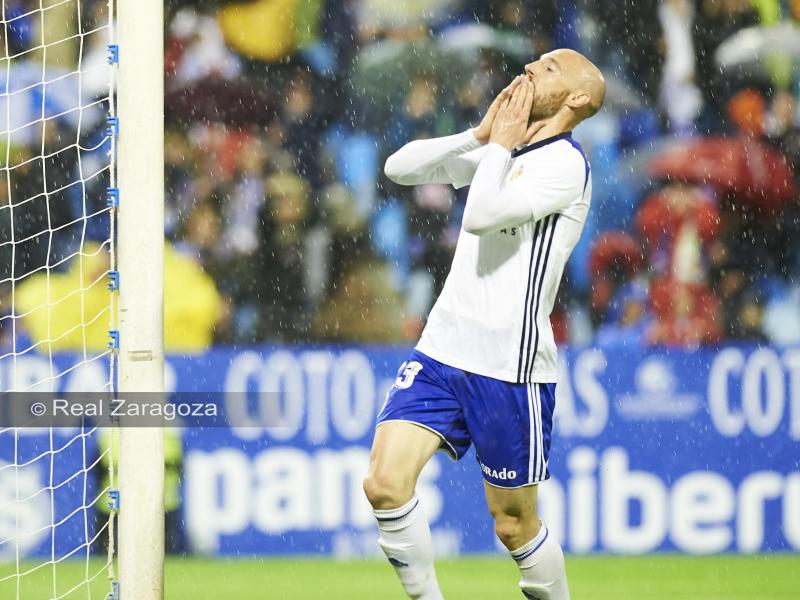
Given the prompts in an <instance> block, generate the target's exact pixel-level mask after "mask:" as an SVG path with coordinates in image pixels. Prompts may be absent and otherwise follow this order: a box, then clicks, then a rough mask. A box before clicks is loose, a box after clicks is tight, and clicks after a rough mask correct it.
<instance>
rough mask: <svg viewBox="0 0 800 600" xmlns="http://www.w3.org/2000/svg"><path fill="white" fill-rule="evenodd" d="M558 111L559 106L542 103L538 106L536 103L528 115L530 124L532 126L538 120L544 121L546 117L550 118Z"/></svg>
mask: <svg viewBox="0 0 800 600" xmlns="http://www.w3.org/2000/svg"><path fill="white" fill-rule="evenodd" d="M557 112H558V109H557V108H554V107H548V106H541V105H540V106H537V105H535V104H534V106H533V108H532V109H531V115H530V117H528V125H529V126H530V125H531V124H533V123H535V122H536V121H544V120H545V119H549V118H550V117H552V116H553V115H554V114H556V113H557Z"/></svg>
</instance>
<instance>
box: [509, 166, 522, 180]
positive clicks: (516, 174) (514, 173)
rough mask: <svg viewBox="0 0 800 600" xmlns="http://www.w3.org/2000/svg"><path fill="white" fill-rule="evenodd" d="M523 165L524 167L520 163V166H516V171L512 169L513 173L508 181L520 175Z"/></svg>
mask: <svg viewBox="0 0 800 600" xmlns="http://www.w3.org/2000/svg"><path fill="white" fill-rule="evenodd" d="M524 167H525V165H520V166H519V168H517V170H516V171H514V172H513V173H511V179H510V181H514V180H515V179H516V178H517V177H519V176H520V175H522V169H523V168H524Z"/></svg>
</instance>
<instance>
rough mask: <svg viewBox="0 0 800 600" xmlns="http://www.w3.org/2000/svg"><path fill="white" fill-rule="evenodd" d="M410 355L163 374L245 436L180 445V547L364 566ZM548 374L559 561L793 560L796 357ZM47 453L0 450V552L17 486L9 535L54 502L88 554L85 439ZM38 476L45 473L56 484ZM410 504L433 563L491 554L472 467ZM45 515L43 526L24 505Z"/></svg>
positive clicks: (644, 358) (43, 439)
mask: <svg viewBox="0 0 800 600" xmlns="http://www.w3.org/2000/svg"><path fill="white" fill-rule="evenodd" d="M406 354H407V351H406V350H404V349H384V348H364V347H313V348H312V347H309V348H302V347H297V348H294V347H293V348H288V347H258V348H247V349H236V350H234V349H215V350H212V351H211V352H209V353H207V354H204V355H202V356H196V357H172V358H170V359H169V362H168V366H167V382H168V387H169V389H171V390H180V391H203V392H206V391H213V392H219V393H220V394H221V396H220V403H221V404H222V405H223V407H224V412H225V414H226V415H227V416H228V417H229V418H231V419H232V420H234V421H235V422H236V423H237V425H239V424H241V425H242V426H239V427H234V428H231V427H224V428H222V427H220V428H203V429H184V430H182V431H181V435H182V437H183V447H184V462H183V483H182V499H183V502H182V511H183V515H184V518H185V523H186V534H187V538H188V540H189V544H190V547H191V548H192V549H194V550H195V551H198V552H204V553H209V554H223V555H224V554H237V555H247V554H327V555H330V556H337V557H347V556H359V555H371V554H376V553H378V552H379V550H378V547H377V544H376V541H375V540H376V531H375V527H374V523H373V519H372V515H371V511H370V508H369V505H368V504H367V502H366V500H365V499H364V497H363V493H362V491H361V480H362V478H363V476H364V474H365V472H366V468H367V464H368V461H369V447H370V443H371V439H372V435H373V427H374V422H375V417H376V416H377V413H378V411H379V410H380V407H381V405H382V403H383V401H384V398H385V395H386V392H387V390H388V389H389V388H390V387H391V385H392V384H393V382H394V379H395V377H396V374H397V369H398V367H399V366H400V364H401V363H402V362H403V360H405V358H406ZM25 360H26V361H37V360H39V359H37V358H36V357H26V359H25ZM58 360H67V358H63V359H58ZM560 361H561V362H560V375H559V383H558V387H557V392H556V398H557V406H556V422H555V432H554V441H553V447H552V451H551V457H550V471H551V473H552V478H551V479H550V480H549V481H548V482H546V483H544V484H542V485H541V486H540V492H539V494H540V507H541V513H542V516H543V518H544V519H545V520H546V521H547V523H548V526H549V527H550V529H551V531H553V532H554V533H555V534H556V535H557V536H558V538H559V539H560V540H562V544H563V546H564V548H565V550H568V551H572V552H596V551H597V552H621V553H642V552H651V551H679V552H689V553H699V554H702V553H712V552H762V551H791V550H795V551H796V550H800V349H774V348H767V347H745V346H725V347H721V348H717V349H713V350H711V349H709V350H701V351H697V352H679V351H672V350H671V351H647V352H642V351H639V350H635V349H630V350H626V349H614V350H610V349H600V348H587V349H580V350H578V349H571V350H566V351H562V353H561V359H560ZM23 362H24V361H23ZM103 367H104V366H103V365H85V366H83V367H81V368H79V369H76V370H75V371H73V372H71V373H70V374H69V375H68V377H67V378H66V379H65V380H64V382H63V384H64V390H61V391H77V390H81V389H97V387H99V385H102V381H103V380H104V379H103V377H104V376H105V373H104V371H103ZM38 368H40V366H37V365H36V364H31V365H25V364H22V365H20V364H18V366H17V369H18V370H17V377H18V378H19V377H20V376H21V375H20V373H21V371H20V369H22V373H23V375H24V373H25V372H27V371H26V369H28V370H30V372H31V380H32V381H35V380H36V375H35V373H36V371H37V369H38ZM0 377H2V374H1V373H0ZM98 381H99V382H101V383H100V384H99V385H98V383H97V382H98ZM93 386H94V387H93ZM241 392H248V393H246V394H243V393H241ZM276 394H277V396H276ZM264 411H268V412H269V413H270V414H269V415H265V414H264ZM264 422H269V423H270V425H271V426H270V427H263V426H262V425H261V424H262V423H264ZM60 435H61V434H58V435H57V436H56V437H55V438H54V439H51V437H50V436H49V435H43V433H42V432H35V431H28V432H25V433H24V434H23V435H22V436H17V441H16V447H15V448H11V447H10V446H9V442H8V439H9V438H7V437H3V434H2V433H0V490H3V491H2V492H0V495H1V496H2V497H0V539H5V538H6V537H8V536H9V535H10V534H13V527H14V516H13V515H12V514H11V513H9V512H8V506H9V505H8V504H7V503H6V502H7V501H10V500H12V498H11V497H7V496H8V494H9V493H12V492H11V490H13V489H14V488H13V487H10V484H11V483H15V485H16V486H17V487H19V486H20V485H22V484H24V486H23V487H24V490H23V492H22V494H23V496H22V497H24V498H27V496H28V495H32V496H33V498H32V499H31V500H30V501H29V502H22V503H18V505H17V506H18V507H20V506H21V508H18V509H17V510H18V514H17V515H16V518H17V519H19V518H22V520H23V521H25V520H29V521H31V523H30V524H29V525H31V527H32V530H36V527H35V524H36V523H37V522H38V520H41V519H42V518H43V517H42V515H41V513H40V512H39V511H40V510H42V509H43V508H47V512H46V514H45V515H44V517H46V518H45V519H44V525H46V524H47V523H49V522H50V512H49V507H50V494H49V492H46V493H43V494H42V493H39V494H38V495H37V491H38V490H42V489H44V490H49V489H50V488H56V489H57V491H56V492H54V494H55V501H54V503H53V504H54V506H55V507H56V520H57V521H59V520H61V521H63V522H62V523H60V525H59V528H58V531H59V536H58V538H59V539H64V540H69V539H70V537H71V536H76V535H77V536H80V535H82V534H83V520H84V519H86V518H88V517H87V516H86V515H84V514H83V513H85V512H86V511H78V512H77V513H74V514H72V515H70V514H69V512H70V511H68V510H67V509H63V510H65V511H66V512H67V513H68V514H65V515H60V514H58V513H59V510H61V509H60V508H59V507H60V506H64V507H67V506H72V507H73V508H72V510H73V511H74V506H75V505H76V503H77V504H80V502H78V501H77V500H76V499H81V501H82V499H83V498H85V497H88V498H91V497H92V493H93V491H94V489H95V483H93V482H94V477H91V476H87V475H86V470H85V469H84V466H83V465H84V464H86V462H85V461H86V460H87V458H86V456H89V457H91V456H92V452H93V451H94V450H93V449H92V448H86V449H84V448H82V445H84V444H83V443H82V441H81V440H83V438H80V436H79V441H78V442H73V443H72V444H71V445H70V446H69V447H68V448H66V449H65V451H64V452H63V453H62V452H58V453H48V452H49V450H50V448H52V447H55V448H60V446H59V443H60V442H61V438H60V437H59V436H60ZM70 439H74V432H73V433H72V434H71V435H66V436H65V437H64V440H70ZM86 439H90V438H86ZM84 441H85V440H84ZM14 453H16V456H17V464H20V462H21V461H25V460H30V459H31V458H33V457H37V456H38V457H40V459H39V460H34V461H33V462H31V464H30V465H28V466H27V467H26V468H24V469H12V468H8V466H9V465H10V464H11V463H12V462H13V460H14V456H13V455H14ZM50 456H57V457H58V459H57V460H54V461H53V464H54V465H56V468H55V469H54V470H53V472H52V473H51V470H50V461H49V457H50ZM41 457H45V458H44V459H42V458H41ZM15 472H16V473H15ZM75 472H79V473H80V474H81V476H78V477H74V473H75ZM20 473H22V475H23V476H22V481H21V482H20V481H19V479H20ZM70 476H73V479H72V480H68V481H66V483H63V481H64V480H67V479H68V478H69V477H70ZM15 477H16V478H17V480H16V481H12V480H13V479H14V478H15ZM9 478H11V479H9ZM7 484H8V485H7ZM418 494H419V496H420V498H421V500H422V503H423V505H424V507H425V510H426V512H427V514H428V516H429V519H430V521H431V528H432V533H433V537H434V543H435V546H436V550H437V552H438V553H439V554H440V555H444V554H458V553H468V552H491V551H494V550H495V549H497V548H498V546H497V542H496V540H495V536H494V533H493V528H492V523H491V520H490V519H489V517H488V514H487V512H486V508H485V503H484V497H483V489H482V484H481V474H480V468H479V466H478V464H477V462H476V461H475V457H474V453H470V454H468V455H467V457H465V458H464V459H463V460H462V461H461V462H459V463H453V462H451V461H450V460H449V459H448V458H447V457H446V456H444V455H443V454H439V455H437V456H436V457H435V458H434V460H433V461H431V463H430V464H429V466H428V467H427V468H426V469H425V471H424V472H423V474H422V477H421V479H420V482H419V486H418ZM59 497H61V498H62V499H61V500H59ZM68 498H71V499H72V502H71V504H70V502H68V501H67V499H68ZM45 499H46V504H47V506H46V507H44V504H42V506H37V505H36V502H40V503H42V502H43V500H45ZM3 507H6V508H3ZM19 511H22V512H19ZM26 522H27V521H26ZM44 533H45V535H44V537H42V536H39V538H37V536H36V535H31V536H28V539H27V541H26V542H25V543H24V544H22V545H21V547H22V550H23V554H38V553H45V554H49V553H50V551H51V549H50V540H49V535H47V534H48V532H47V531H45V532H44ZM45 537H46V538H47V539H46V540H45V539H44V538H45ZM57 541H58V540H57ZM64 543H65V544H67V546H68V545H69V544H68V543H67V542H64ZM0 558H2V557H0Z"/></svg>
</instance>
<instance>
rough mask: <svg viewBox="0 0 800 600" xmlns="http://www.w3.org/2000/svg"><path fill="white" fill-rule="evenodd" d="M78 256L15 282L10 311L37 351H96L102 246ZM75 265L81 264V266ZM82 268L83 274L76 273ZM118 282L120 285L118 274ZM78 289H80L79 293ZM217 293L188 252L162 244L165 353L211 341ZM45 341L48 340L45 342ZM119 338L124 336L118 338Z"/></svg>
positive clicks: (102, 334) (105, 320) (104, 312)
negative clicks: (62, 267) (60, 267)
mask: <svg viewBox="0 0 800 600" xmlns="http://www.w3.org/2000/svg"><path fill="white" fill-rule="evenodd" d="M84 253H85V254H87V255H88V256H84V257H83V259H82V260H78V258H77V257H75V258H73V259H72V260H71V266H70V268H69V270H67V271H66V272H64V273H55V272H54V273H50V275H49V277H48V275H47V273H45V272H41V273H37V274H36V275H32V276H31V277H28V278H26V279H24V280H23V281H22V282H21V283H20V284H18V285H17V286H16V290H15V294H14V304H15V309H16V314H18V315H22V316H21V321H22V326H23V328H24V329H25V330H26V331H27V332H28V333H29V334H30V336H31V338H32V339H33V343H34V344H40V345H38V346H37V350H38V351H39V352H48V351H53V352H57V351H67V352H68V351H73V352H74V351H78V352H82V351H83V349H84V347H85V348H86V350H87V351H91V352H97V351H102V350H103V349H104V348H105V347H106V344H107V342H108V339H109V338H108V330H109V329H110V328H111V326H110V311H109V291H108V278H107V276H106V273H107V270H108V265H109V256H108V249H107V248H101V247H100V246H99V245H98V244H86V245H85V246H84ZM81 264H82V266H83V268H82V269H81ZM81 271H83V277H81ZM120 283H121V285H122V286H124V285H125V277H124V274H122V279H121V282H120ZM81 288H83V290H84V291H83V293H81ZM221 310H222V298H221V297H220V295H219V292H218V291H217V287H216V285H215V283H214V281H213V280H212V279H211V277H209V276H208V275H207V274H206V273H205V272H204V271H203V269H202V268H201V267H200V265H199V264H198V263H197V261H195V260H194V259H192V258H191V257H190V256H185V255H183V254H181V253H179V252H177V251H176V250H175V249H174V248H173V247H172V246H170V245H169V244H167V245H166V246H165V247H164V346H165V350H166V351H167V352H177V353H191V352H202V351H203V350H206V349H207V348H208V347H209V346H211V342H212V340H213V335H214V324H215V323H216V320H217V317H218V316H219V314H220V312H221ZM48 340H49V343H48ZM123 343H124V341H123Z"/></svg>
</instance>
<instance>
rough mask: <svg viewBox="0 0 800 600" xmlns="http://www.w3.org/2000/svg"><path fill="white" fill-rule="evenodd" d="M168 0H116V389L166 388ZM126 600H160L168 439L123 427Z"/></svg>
mask: <svg viewBox="0 0 800 600" xmlns="http://www.w3.org/2000/svg"><path fill="white" fill-rule="evenodd" d="M163 14H164V11H163V3H162V0H117V21H116V22H117V38H116V42H117V45H118V48H119V52H118V56H119V58H118V67H117V73H118V79H117V101H118V106H117V108H118V109H117V117H118V121H117V127H118V135H117V145H118V146H117V177H118V188H119V209H118V211H117V219H118V222H117V232H118V239H117V264H118V270H119V274H120V275H119V306H118V317H119V321H118V323H119V337H118V347H119V351H118V390H119V393H120V395H124V394H127V393H157V394H160V393H162V392H163V389H164V348H163V299H164V271H163V254H164V80H163V77H164V39H163V31H164V23H163ZM119 434H120V445H119V490H120V507H119V513H118V515H119V548H118V568H119V583H120V586H119V588H120V597H121V599H122V600H161V599H162V597H163V568H164V567H163V565H164V436H163V431H162V430H161V429H159V428H127V427H121V428H120V432H119Z"/></svg>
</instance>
